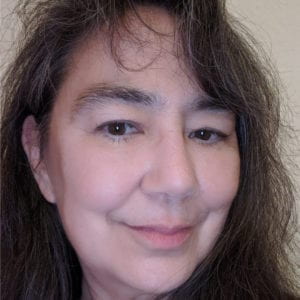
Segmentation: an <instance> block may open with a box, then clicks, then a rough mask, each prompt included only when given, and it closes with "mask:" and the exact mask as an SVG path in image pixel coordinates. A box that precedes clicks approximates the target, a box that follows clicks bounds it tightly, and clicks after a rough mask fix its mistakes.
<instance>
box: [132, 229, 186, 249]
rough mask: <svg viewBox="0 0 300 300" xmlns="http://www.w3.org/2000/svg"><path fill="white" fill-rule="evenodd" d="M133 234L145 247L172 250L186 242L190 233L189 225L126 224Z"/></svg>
mask: <svg viewBox="0 0 300 300" xmlns="http://www.w3.org/2000/svg"><path fill="white" fill-rule="evenodd" d="M128 228H129V229H130V230H131V232H132V233H133V234H134V236H135V237H136V238H137V239H138V240H139V242H142V243H143V244H145V245H146V246H147V247H150V248H155V249H162V250H172V249H177V248H179V247H181V246H183V244H184V243H185V242H186V240H187V239H188V238H189V237H190V235H191V233H192V227H191V226H176V227H166V226H161V225H151V226H128Z"/></svg>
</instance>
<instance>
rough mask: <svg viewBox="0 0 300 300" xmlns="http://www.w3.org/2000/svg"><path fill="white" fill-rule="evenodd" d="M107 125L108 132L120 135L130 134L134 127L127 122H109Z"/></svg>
mask: <svg viewBox="0 0 300 300" xmlns="http://www.w3.org/2000/svg"><path fill="white" fill-rule="evenodd" d="M106 126H107V133H109V134H111V135H119V136H120V135H124V134H128V133H129V132H131V130H132V129H134V126H133V125H131V124H129V123H125V122H115V123H110V124H107V125H106Z"/></svg>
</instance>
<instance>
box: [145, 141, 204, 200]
mask: <svg viewBox="0 0 300 300" xmlns="http://www.w3.org/2000/svg"><path fill="white" fill-rule="evenodd" d="M147 166H148V168H147V171H146V172H145V174H144V176H143V178H142V181H141V189H142V191H143V192H144V193H145V194H147V196H148V197H151V198H153V199H165V200H183V199H186V198H189V197H191V196H192V195H193V194H194V193H195V191H196V189H197V187H198V181H197V176H196V172H195V171H196V169H195V167H196V166H195V165H194V162H193V159H192V157H191V155H190V154H189V151H188V149H187V145H186V142H185V140H184V137H175V138H172V137H165V138H163V139H162V140H161V141H160V142H159V143H158V144H157V145H155V146H154V147H153V149H151V155H150V161H148V165H147Z"/></svg>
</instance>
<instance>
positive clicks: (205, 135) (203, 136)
mask: <svg viewBox="0 0 300 300" xmlns="http://www.w3.org/2000/svg"><path fill="white" fill-rule="evenodd" d="M212 135H213V133H212V132H211V131H209V130H205V129H201V130H197V131H195V132H194V134H193V137H194V138H197V139H200V140H203V141H208V140H209V139H210V138H211V137H212Z"/></svg>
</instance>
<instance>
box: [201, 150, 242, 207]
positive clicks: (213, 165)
mask: <svg viewBox="0 0 300 300" xmlns="http://www.w3.org/2000/svg"><path fill="white" fill-rule="evenodd" d="M201 170H202V171H201ZM201 170H200V171H199V172H200V173H201V175H200V180H199V185H200V188H201V193H202V194H203V195H206V197H203V201H204V203H205V205H206V207H207V208H209V209H219V208H220V209H222V208H226V207H228V206H230V205H231V203H232V201H233V199H234V197H235V195H236V193H237V190H238V187H239V176H240V158H239V153H238V151H230V150H229V151H223V152H220V153H215V154H214V153H210V155H208V156H207V157H206V159H204V160H203V164H202V167H201Z"/></svg>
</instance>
